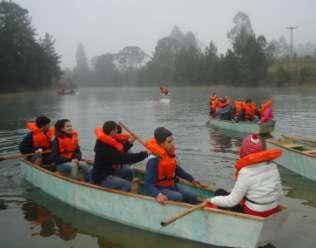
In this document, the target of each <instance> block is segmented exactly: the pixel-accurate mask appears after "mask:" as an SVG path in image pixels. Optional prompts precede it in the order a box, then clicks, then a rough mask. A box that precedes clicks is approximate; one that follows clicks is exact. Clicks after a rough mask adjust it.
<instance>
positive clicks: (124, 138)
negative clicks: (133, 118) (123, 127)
mask: <svg viewBox="0 0 316 248" xmlns="http://www.w3.org/2000/svg"><path fill="white" fill-rule="evenodd" d="M130 137H131V136H130V135H129V134H126V133H118V134H116V135H115V136H114V138H115V139H116V140H117V141H118V142H128V141H129V138H130Z"/></svg>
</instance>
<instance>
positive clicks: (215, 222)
mask: <svg viewBox="0 0 316 248" xmlns="http://www.w3.org/2000/svg"><path fill="white" fill-rule="evenodd" d="M21 165H22V166H21V169H22V174H23V176H24V177H25V179H26V180H27V181H28V182H30V183H32V184H33V185H35V186H37V187H39V188H40V189H41V190H43V191H44V192H46V193H48V194H50V195H51V196H53V197H55V198H57V199H59V200H61V201H63V202H65V203H67V204H69V205H71V206H73V207H75V208H77V209H80V210H82V211H86V212H88V213H91V214H93V215H96V216H99V217H102V218H105V219H109V220H112V221H115V222H119V223H122V224H125V225H129V226H132V227H136V228H140V229H144V230H148V231H152V232H156V233H160V234H164V235H169V236H174V237H178V238H182V239H189V240H193V241H197V242H202V243H206V244H212V245H217V246H226V247H245V248H250V247H258V246H261V245H264V244H266V243H268V242H271V241H272V240H273V239H274V236H275V234H276V233H277V231H278V230H279V229H280V227H281V225H282V224H283V222H284V221H285V219H286V217H287V214H288V211H287V208H286V207H284V206H281V210H280V212H278V213H276V214H274V215H271V216H269V217H268V218H261V217H256V216H251V215H246V214H241V213H235V212H231V211H226V210H220V209H211V208H204V209H203V210H198V211H196V212H194V213H192V214H190V215H188V216H186V217H183V218H181V219H179V220H177V221H176V222H174V223H172V224H170V225H168V226H166V227H161V225H160V223H161V221H162V220H164V219H166V218H167V217H170V216H174V215H175V214H177V213H179V212H181V211H183V210H185V209H188V208H190V207H192V205H190V204H186V203H179V202H173V201H168V202H167V204H166V205H164V206H163V205H160V204H158V203H157V202H156V201H155V199H154V198H152V197H149V196H145V195H142V194H141V193H127V192H122V191H118V190H112V189H107V188H102V187H99V186H97V185H93V184H90V183H85V182H81V181H78V180H74V179H71V178H68V177H65V176H61V175H59V174H57V173H54V172H50V171H47V170H45V169H43V168H41V167H40V166H37V165H34V164H32V163H30V162H28V161H25V160H21ZM136 174H138V175H141V174H142V171H141V170H137V171H136ZM138 181H141V179H140V180H138ZM186 186H187V187H190V188H191V189H193V190H195V191H196V192H197V193H198V194H199V196H200V197H205V196H208V197H211V196H213V195H214V193H213V191H212V190H211V189H201V188H196V187H194V186H193V185H190V184H186ZM142 190H143V186H142V184H140V185H139V187H138V190H137V191H138V192H142Z"/></svg>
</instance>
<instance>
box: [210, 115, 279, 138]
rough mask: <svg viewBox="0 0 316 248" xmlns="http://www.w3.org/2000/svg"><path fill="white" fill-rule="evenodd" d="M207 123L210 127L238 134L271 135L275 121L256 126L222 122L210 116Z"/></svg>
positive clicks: (242, 122)
mask: <svg viewBox="0 0 316 248" xmlns="http://www.w3.org/2000/svg"><path fill="white" fill-rule="evenodd" d="M209 123H210V125H211V126H213V127H216V128H220V129H226V130H230V131H234V132H240V133H259V134H269V133H272V132H273V130H274V126H275V121H270V122H266V123H262V124H257V123H254V122H250V121H239V122H235V121H224V120H220V119H218V118H213V117H211V116H210V119H209Z"/></svg>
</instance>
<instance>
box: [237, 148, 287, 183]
mask: <svg viewBox="0 0 316 248" xmlns="http://www.w3.org/2000/svg"><path fill="white" fill-rule="evenodd" d="M281 155H282V150H281V149H279V148H273V149H268V150H264V151H261V152H256V153H251V154H249V155H247V156H245V157H243V158H241V159H239V160H237V161H236V163H235V169H236V178H237V177H238V175H239V171H240V170H241V169H242V168H244V167H247V166H251V165H255V164H258V163H262V162H265V161H271V160H274V159H277V158H278V157H280V156H281Z"/></svg>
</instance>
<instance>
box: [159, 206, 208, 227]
mask: <svg viewBox="0 0 316 248" xmlns="http://www.w3.org/2000/svg"><path fill="white" fill-rule="evenodd" d="M206 205H207V202H202V203H201V204H199V205H197V206H194V207H192V208H189V209H187V210H185V211H183V212H181V213H178V214H176V215H175V216H173V217H170V218H168V219H166V220H163V221H161V223H160V225H161V226H167V225H169V224H171V223H173V222H175V221H176V220H178V219H180V218H182V217H184V216H186V215H188V214H190V213H192V212H194V211H196V210H200V209H202V208H204V207H205V206H206Z"/></svg>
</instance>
